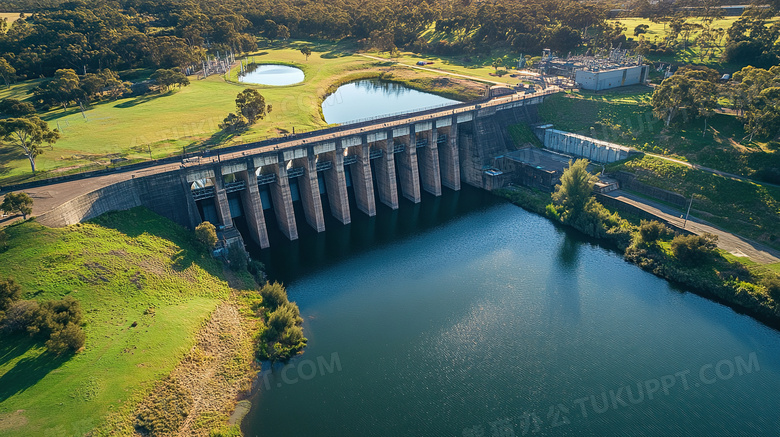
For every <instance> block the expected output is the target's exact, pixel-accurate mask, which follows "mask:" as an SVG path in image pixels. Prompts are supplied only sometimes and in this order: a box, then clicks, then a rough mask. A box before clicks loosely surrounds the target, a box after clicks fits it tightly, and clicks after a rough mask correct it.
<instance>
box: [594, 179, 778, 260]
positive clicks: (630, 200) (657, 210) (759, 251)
mask: <svg viewBox="0 0 780 437" xmlns="http://www.w3.org/2000/svg"><path fill="white" fill-rule="evenodd" d="M605 196H609V197H611V198H613V199H615V200H618V201H620V202H623V203H626V204H629V205H632V206H634V207H637V208H639V209H641V210H643V211H645V212H648V213H650V214H652V215H654V216H656V217H658V218H659V219H661V220H664V221H666V222H668V223H671V224H673V225H675V226H679V227H683V225H685V229H687V230H689V231H691V232H693V233H695V234H697V235H701V234H703V233H705V232H709V233H710V234H715V235H717V236H718V247H719V248H721V249H723V250H725V251H727V252H729V253H731V254H733V255H736V256H746V257H748V258H750V259H751V260H753V261H755V262H757V263H759V264H774V263H777V262H780V252H778V251H776V250H774V249H771V248H768V247H766V246H763V245H761V244H759V243H756V242H754V241H751V240H748V239H746V238H743V237H740V236H739V235H735V234H732V233H729V232H726V231H724V230H722V229H719V228H717V227H715V226H713V225H711V224H709V223H707V222H705V221H704V220H700V219H698V218H696V217H688V221H687V223H685V220H684V218H681V217H680V215H681V213H680V211H678V210H676V209H674V208H672V207H670V206H666V205H663V204H660V203H657V202H653V201H650V200H647V199H644V198H642V197H639V196H636V195H633V194H631V193H627V192H625V191H622V190H616V191H612V192H611V193H606V194H605Z"/></svg>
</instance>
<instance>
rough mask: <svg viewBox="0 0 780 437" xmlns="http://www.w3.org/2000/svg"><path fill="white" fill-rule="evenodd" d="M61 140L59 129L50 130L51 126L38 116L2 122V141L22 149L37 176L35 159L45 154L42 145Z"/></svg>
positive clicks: (0, 132)
mask: <svg viewBox="0 0 780 437" xmlns="http://www.w3.org/2000/svg"><path fill="white" fill-rule="evenodd" d="M59 138H60V132H59V131H58V130H57V129H54V130H50V129H49V125H48V124H47V123H46V122H45V121H43V120H41V119H40V118H39V117H38V116H34V117H26V118H7V119H5V120H0V139H2V141H4V142H8V143H11V144H15V145H17V146H19V147H21V148H22V150H23V151H24V155H25V156H26V157H27V159H28V160H29V161H30V167H31V168H32V172H33V174H35V158H36V157H37V156H38V155H40V154H41V153H43V149H41V144H43V143H47V144H50V145H51V144H54V142H55V141H57V140H58V139H59Z"/></svg>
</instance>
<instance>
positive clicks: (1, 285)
mask: <svg viewBox="0 0 780 437" xmlns="http://www.w3.org/2000/svg"><path fill="white" fill-rule="evenodd" d="M21 297H22V287H20V286H19V284H17V283H16V282H14V280H13V279H3V280H0V319H2V318H3V316H4V315H5V312H6V311H7V310H8V308H11V305H13V304H14V302H16V301H18V300H19V298H21Z"/></svg>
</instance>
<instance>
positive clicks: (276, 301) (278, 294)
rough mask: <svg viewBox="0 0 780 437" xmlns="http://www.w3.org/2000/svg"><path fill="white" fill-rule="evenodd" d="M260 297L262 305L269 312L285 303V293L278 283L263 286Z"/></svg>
mask: <svg viewBox="0 0 780 437" xmlns="http://www.w3.org/2000/svg"><path fill="white" fill-rule="evenodd" d="M260 296H261V297H262V298H263V305H265V307H266V308H267V309H268V310H270V311H273V310H275V309H276V308H278V307H279V306H280V305H282V304H284V303H285V302H287V291H286V290H285V289H284V287H283V286H282V284H280V283H278V282H274V283H273V284H265V285H264V286H263V288H261V289H260Z"/></svg>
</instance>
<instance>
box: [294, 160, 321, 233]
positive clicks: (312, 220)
mask: <svg viewBox="0 0 780 437" xmlns="http://www.w3.org/2000/svg"><path fill="white" fill-rule="evenodd" d="M304 159H305V161H303V162H301V164H302V165H303V168H304V172H303V176H301V177H300V179H299V181H298V188H299V189H300V191H301V201H302V202H303V214H304V215H305V216H306V223H308V224H309V226H311V227H312V228H314V230H315V231H317V232H322V231H324V230H325V216H324V215H323V212H322V198H320V183H319V180H318V179H317V157H316V156H314V155H313V154H309V156H308V157H307V158H304Z"/></svg>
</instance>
